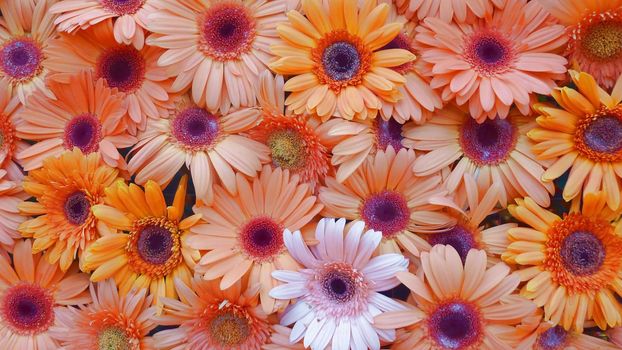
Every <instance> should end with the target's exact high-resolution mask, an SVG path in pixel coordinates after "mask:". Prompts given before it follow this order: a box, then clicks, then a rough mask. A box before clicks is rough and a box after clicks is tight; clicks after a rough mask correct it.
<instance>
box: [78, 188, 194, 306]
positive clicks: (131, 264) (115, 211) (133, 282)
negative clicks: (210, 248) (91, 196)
mask: <svg viewBox="0 0 622 350" xmlns="http://www.w3.org/2000/svg"><path fill="white" fill-rule="evenodd" d="M187 181H188V177H187V176H184V177H182V179H181V181H180V183H179V186H178V188H177V192H176V193H175V199H174V200H173V205H172V206H169V207H167V206H166V201H165V199H164V195H163V194H162V189H161V188H160V186H158V184H157V183H155V182H153V181H147V184H145V190H144V191H143V190H142V189H141V188H140V187H138V186H136V185H134V184H130V185H129V186H128V185H126V184H125V183H123V182H122V181H118V182H117V183H116V184H115V185H113V186H110V187H108V188H107V189H106V198H105V202H106V204H105V205H102V204H98V205H95V206H93V207H92V208H91V210H92V212H93V215H95V217H96V218H97V219H99V220H101V221H102V222H103V223H105V224H106V225H107V226H108V227H109V228H110V229H112V230H114V231H117V232H116V233H111V234H108V235H105V236H103V237H101V238H99V239H98V240H97V241H95V242H93V244H91V245H90V246H89V247H88V248H87V249H86V252H85V254H84V258H83V259H82V264H81V267H82V269H83V270H84V271H93V274H92V275H91V281H93V282H99V281H102V280H104V279H107V278H110V277H112V278H114V279H115V281H116V283H117V285H118V286H119V290H120V294H121V295H127V293H128V292H129V291H130V290H132V289H140V288H150V291H151V295H153V303H154V304H157V305H158V306H161V304H162V303H161V301H160V298H161V297H169V298H173V299H176V298H177V293H175V288H174V287H173V281H174V279H175V278H181V279H182V280H183V281H184V282H189V281H190V278H191V277H192V272H191V271H192V269H193V268H194V264H195V263H196V261H197V260H199V257H200V256H199V252H198V251H196V250H194V249H192V248H190V247H189V246H188V244H187V242H186V240H187V235H188V230H189V229H190V228H192V227H193V226H194V225H196V224H197V222H198V221H199V220H200V218H201V215H192V216H190V217H187V218H185V219H183V220H182V217H183V214H184V205H185V200H186V186H187Z"/></svg>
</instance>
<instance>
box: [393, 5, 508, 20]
mask: <svg viewBox="0 0 622 350" xmlns="http://www.w3.org/2000/svg"><path fill="white" fill-rule="evenodd" d="M385 1H388V0H385ZM393 1H394V2H395V6H397V8H398V9H399V13H400V14H403V15H404V16H406V17H407V18H413V17H415V16H416V17H417V18H418V19H420V20H422V19H424V18H427V17H439V18H440V19H442V20H443V21H445V22H450V21H451V20H452V19H455V20H457V21H461V22H464V21H465V20H466V19H467V16H468V18H472V17H473V15H475V16H478V17H483V16H484V15H485V14H486V13H490V10H491V9H492V8H491V5H495V6H497V7H499V8H503V6H505V3H506V0H465V1H451V0H421V1H410V0H393Z"/></svg>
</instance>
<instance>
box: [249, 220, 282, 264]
mask: <svg viewBox="0 0 622 350" xmlns="http://www.w3.org/2000/svg"><path fill="white" fill-rule="evenodd" d="M239 238H240V244H241V247H242V250H243V251H244V252H245V253H246V254H247V255H249V256H250V257H252V258H253V259H254V260H255V261H266V260H269V259H270V258H272V257H273V256H275V255H277V254H279V253H280V252H281V251H282V250H283V248H284V243H283V228H282V227H281V225H279V224H277V223H276V222H275V221H274V220H273V219H271V218H269V217H256V218H253V219H251V220H250V221H248V222H247V223H246V225H244V226H243V227H242V229H241V231H240V235H239Z"/></svg>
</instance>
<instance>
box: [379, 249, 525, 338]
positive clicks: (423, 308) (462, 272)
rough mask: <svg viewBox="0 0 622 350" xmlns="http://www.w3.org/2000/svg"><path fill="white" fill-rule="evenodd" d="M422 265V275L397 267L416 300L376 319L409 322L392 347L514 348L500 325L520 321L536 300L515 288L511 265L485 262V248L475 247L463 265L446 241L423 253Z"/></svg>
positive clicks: (383, 323)
mask: <svg viewBox="0 0 622 350" xmlns="http://www.w3.org/2000/svg"><path fill="white" fill-rule="evenodd" d="M421 265H422V269H421V271H420V273H419V274H417V275H413V274H411V273H409V272H398V273H397V278H398V279H399V280H400V282H402V283H403V284H405V285H406V286H407V287H408V288H409V289H410V290H411V293H412V294H411V298H412V299H414V301H415V303H416V306H415V307H413V308H412V309H409V310H406V311H398V312H387V313H385V314H383V315H380V316H377V317H376V318H375V320H374V324H375V325H376V327H378V328H380V329H385V328H388V329H394V328H396V327H407V328H406V329H405V331H403V332H400V334H399V335H398V339H397V341H396V342H395V343H394V344H393V347H392V349H396V350H410V349H438V350H453V349H468V350H475V349H485V350H499V349H503V350H506V349H507V350H510V349H512V348H511V347H510V344H507V343H505V342H504V341H503V340H501V339H500V338H499V334H497V333H498V328H497V327H499V326H504V325H509V326H512V325H515V324H517V323H519V322H520V320H521V319H522V318H523V317H525V316H528V315H530V314H532V313H533V312H534V311H535V309H536V306H535V305H534V304H533V303H532V302H531V301H529V300H527V299H525V298H522V297H520V296H518V295H516V294H512V292H514V289H515V288H516V287H518V284H519V282H520V281H519V278H518V276H516V275H515V274H509V273H510V268H509V267H508V266H507V265H505V264H504V263H502V262H501V263H498V264H496V265H494V266H492V267H490V268H486V265H487V261H486V253H485V252H484V251H482V250H475V249H473V250H471V251H469V253H468V255H467V257H466V259H465V262H464V265H463V262H462V260H461V259H460V255H459V254H458V252H456V250H455V249H453V247H451V246H444V245H436V246H434V247H433V248H432V250H431V251H430V252H425V253H421Z"/></svg>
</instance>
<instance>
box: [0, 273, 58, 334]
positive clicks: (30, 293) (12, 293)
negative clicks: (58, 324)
mask: <svg viewBox="0 0 622 350" xmlns="http://www.w3.org/2000/svg"><path fill="white" fill-rule="evenodd" d="M0 315H1V316H2V317H1V320H2V321H3V323H5V324H6V325H7V326H9V327H10V328H11V329H12V330H13V331H14V332H15V333H18V334H22V335H33V334H38V333H41V332H43V331H45V330H47V329H48V328H49V327H50V326H51V325H52V323H53V321H54V299H53V297H52V295H51V293H50V292H49V291H48V290H46V289H44V288H41V287H39V286H38V285H35V284H29V283H23V284H18V285H15V286H13V287H10V288H9V289H7V290H6V291H5V292H4V296H3V298H2V304H1V305H0Z"/></svg>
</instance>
